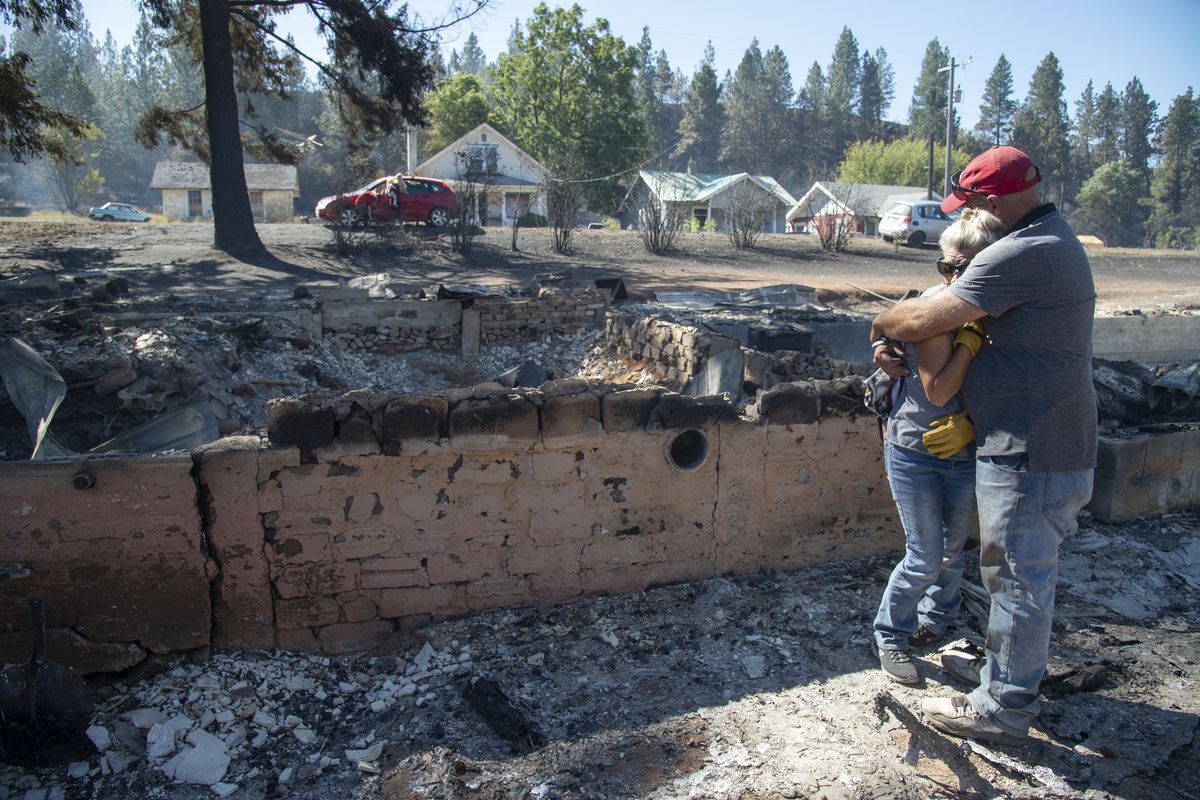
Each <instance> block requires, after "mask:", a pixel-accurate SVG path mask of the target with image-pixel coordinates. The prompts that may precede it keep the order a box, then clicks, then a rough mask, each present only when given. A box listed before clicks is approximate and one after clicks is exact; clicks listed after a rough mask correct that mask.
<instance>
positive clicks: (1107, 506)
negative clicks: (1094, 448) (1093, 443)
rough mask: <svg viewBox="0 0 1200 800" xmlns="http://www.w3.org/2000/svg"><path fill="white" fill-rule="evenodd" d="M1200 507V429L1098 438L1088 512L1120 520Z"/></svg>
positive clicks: (1147, 429) (1188, 426)
mask: <svg viewBox="0 0 1200 800" xmlns="http://www.w3.org/2000/svg"><path fill="white" fill-rule="evenodd" d="M1197 502H1200V424H1198V423H1163V424H1158V425H1145V426H1142V429H1141V430H1137V429H1131V430H1129V431H1126V432H1125V434H1124V435H1109V436H1101V437H1100V446H1099V449H1098V452H1097V457H1096V480H1095V484H1094V487H1093V489H1092V499H1091V502H1090V503H1089V504H1088V509H1089V510H1091V512H1092V513H1093V514H1095V515H1096V516H1097V517H1099V518H1100V519H1103V520H1113V521H1116V520H1125V519H1132V518H1134V517H1138V516H1143V515H1151V514H1162V513H1163V512H1166V511H1171V510H1173V509H1180V508H1189V507H1191V506H1194V505H1196V503H1197Z"/></svg>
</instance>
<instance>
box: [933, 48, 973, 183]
mask: <svg viewBox="0 0 1200 800" xmlns="http://www.w3.org/2000/svg"><path fill="white" fill-rule="evenodd" d="M974 60H975V59H973V58H971V57H969V56H968V57H967V60H966V61H964V62H962V63H961V64H959V63H957V62H955V60H954V56H950V66H948V67H942V68H941V69H939V70H938V72H949V73H950V77H949V83H950V88H949V90H948V91H947V92H946V185H945V188H944V190H943V191H942V197H949V196H950V143H951V142H952V141H953V139H954V70H955V68H956V67H965V66H967V65H968V64H970V63H971V62H972V61H974Z"/></svg>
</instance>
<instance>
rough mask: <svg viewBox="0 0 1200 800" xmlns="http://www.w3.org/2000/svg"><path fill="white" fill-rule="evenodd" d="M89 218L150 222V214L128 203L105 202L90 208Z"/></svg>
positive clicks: (110, 220) (108, 220)
mask: <svg viewBox="0 0 1200 800" xmlns="http://www.w3.org/2000/svg"><path fill="white" fill-rule="evenodd" d="M88 218H89V219H98V220H102V221H104V222H149V221H150V215H149V214H147V213H146V212H145V211H142V210H140V209H138V208H135V207H134V206H131V205H129V204H128V203H105V204H104V205H102V206H100V207H99V208H90V209H88Z"/></svg>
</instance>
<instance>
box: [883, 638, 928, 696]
mask: <svg viewBox="0 0 1200 800" xmlns="http://www.w3.org/2000/svg"><path fill="white" fill-rule="evenodd" d="M871 647H872V648H873V649H874V650H875V651H876V653H877V654H878V656H879V666H880V668H881V669H882V670H883V671H884V674H886V675H887V676H888V677H889V678H891V679H892V680H894V681H895V682H896V683H903V684H904V685H905V686H912V685H914V684H917V683H920V682H921V674H920V673H919V672H917V665H916V664H915V663H914V662H913V660H912V657H911V656H910V655H909V654H908V651H907V650H883V649H881V648H880V647H879V645H877V644H876V643H875V641H874V640H873V639H872V640H871Z"/></svg>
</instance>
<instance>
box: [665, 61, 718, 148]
mask: <svg viewBox="0 0 1200 800" xmlns="http://www.w3.org/2000/svg"><path fill="white" fill-rule="evenodd" d="M715 61H716V53H715V52H714V51H713V46H712V42H709V43H708V46H707V47H705V48H704V60H703V61H701V62H700V66H698V67H697V68H696V72H695V74H693V75H692V80H691V82H690V83H689V85H688V90H687V95H686V97H685V98H684V101H683V119H682V120H680V122H679V144H678V145H677V146H676V147H675V155H676V157H677V158H679V159H681V160H682V161H684V162H689V161H694V162H695V166H696V168H697V169H698V170H699V171H701V172H711V171H713V170H715V169H716V168H717V161H718V159H719V158H720V154H721V130H722V128H723V127H724V125H725V109H724V108H723V106H722V99H721V84H720V82H719V81H718V80H717V71H716V69H715V68H714V66H713V64H714V62H715Z"/></svg>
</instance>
